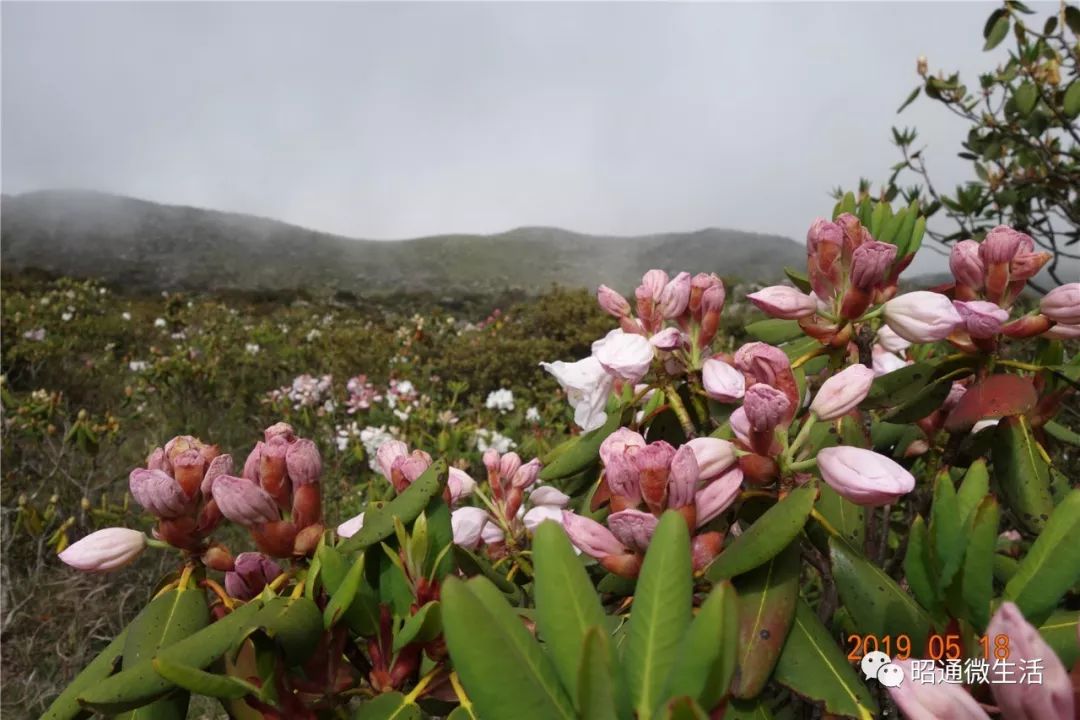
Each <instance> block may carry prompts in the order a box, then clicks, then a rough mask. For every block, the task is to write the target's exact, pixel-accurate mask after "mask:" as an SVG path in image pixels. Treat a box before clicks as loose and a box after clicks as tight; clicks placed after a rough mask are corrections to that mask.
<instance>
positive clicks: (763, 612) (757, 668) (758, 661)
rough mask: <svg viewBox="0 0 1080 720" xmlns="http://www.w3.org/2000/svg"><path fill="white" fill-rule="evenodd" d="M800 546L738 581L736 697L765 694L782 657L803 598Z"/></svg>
mask: <svg viewBox="0 0 1080 720" xmlns="http://www.w3.org/2000/svg"><path fill="white" fill-rule="evenodd" d="M799 568H800V556H799V543H798V542H797V541H796V542H792V543H791V544H790V545H789V546H788V547H787V548H786V549H785V550H784V551H783V552H781V553H780V554H779V555H776V556H775V557H773V558H772V559H771V560H770V561H769V562H767V563H765V564H764V565H762V566H761V567H759V568H758V569H757V570H755V571H754V572H752V573H749V574H747V575H743V576H741V577H740V578H739V579H738V582H737V583H736V588H737V589H738V591H739V671H738V672H737V673H736V675H735V679H734V683H733V685H732V688H731V691H732V694H734V695H735V697H737V698H744V699H746V698H752V697H754V696H756V695H757V694H758V693H760V692H761V690H762V688H764V687H765V683H766V682H768V680H769V676H770V675H771V674H772V671H773V667H774V666H775V665H776V661H777V659H778V658H779V657H780V650H781V649H782V648H783V646H784V641H785V640H786V639H787V635H788V631H789V630H790V629H791V623H792V621H793V619H794V618H795V603H796V601H797V600H798V598H799Z"/></svg>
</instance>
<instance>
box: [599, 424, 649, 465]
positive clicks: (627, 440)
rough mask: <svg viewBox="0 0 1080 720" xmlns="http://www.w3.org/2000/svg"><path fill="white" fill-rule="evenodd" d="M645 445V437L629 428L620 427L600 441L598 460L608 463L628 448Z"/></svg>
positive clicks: (620, 455) (623, 453) (624, 452)
mask: <svg viewBox="0 0 1080 720" xmlns="http://www.w3.org/2000/svg"><path fill="white" fill-rule="evenodd" d="M642 447H645V438H643V437H642V436H641V434H640V433H636V432H634V431H633V430H631V429H630V428H625V427H621V428H619V429H618V430H616V431H615V432H613V433H611V434H610V435H608V436H607V437H606V438H604V441H603V442H602V443H600V460H601V461H602V462H603V463H604V464H605V465H608V464H610V463H611V462H612V459H613V458H615V457H616V456H617V457H622V456H623V455H625V454H626V450H627V449H628V448H642Z"/></svg>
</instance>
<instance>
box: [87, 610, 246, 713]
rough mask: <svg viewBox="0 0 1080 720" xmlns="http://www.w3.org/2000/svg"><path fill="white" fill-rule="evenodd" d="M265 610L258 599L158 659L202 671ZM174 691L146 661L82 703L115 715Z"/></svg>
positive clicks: (100, 686) (115, 677) (101, 686)
mask: <svg viewBox="0 0 1080 720" xmlns="http://www.w3.org/2000/svg"><path fill="white" fill-rule="evenodd" d="M262 607H263V606H262V603H261V602H260V601H259V600H257V599H256V600H253V601H252V602H250V603H247V604H246V605H242V606H240V607H238V608H237V609H236V610H234V611H233V612H232V613H230V614H229V615H226V616H225V617H224V618H222V619H221V620H218V621H217V622H214V623H211V624H210V625H208V626H206V627H204V628H202V629H201V630H199V631H198V632H195V633H194V634H191V635H188V636H187V637H185V638H184V639H182V640H179V641H177V642H175V643H173V644H171V645H169V646H168V647H166V648H164V649H163V650H162V651H161V652H160V653H159V654H158V657H161V658H164V659H165V660H166V661H167V662H172V663H176V664H185V665H188V666H190V667H196V668H199V669H203V668H205V667H206V666H207V665H209V664H210V663H212V662H213V661H214V660H216V659H218V658H219V657H221V656H222V655H223V654H224V653H225V651H226V650H228V649H229V648H230V647H231V646H232V644H233V642H234V641H235V640H236V639H237V637H239V636H240V635H241V633H242V632H243V631H244V629H245V628H246V627H249V626H250V625H251V623H252V621H253V620H254V618H255V616H256V615H257V614H258V613H259V611H260V610H261V609H262ZM133 629H134V625H133V626H132V630H133ZM129 632H130V631H129ZM175 688H176V685H175V683H172V682H169V681H168V680H166V679H165V678H163V677H161V676H160V675H158V673H157V672H156V671H155V670H154V667H153V665H152V663H151V662H150V659H146V660H144V661H142V662H139V663H138V664H136V665H134V666H125V667H124V669H123V670H122V671H121V672H119V673H117V674H116V675H113V676H112V677H109V678H107V679H105V680H104V681H102V682H101V683H99V684H98V685H97V686H95V687H93V688H90V689H88V690H87V691H86V693H85V694H83V695H82V696H81V697H80V698H79V702H80V704H82V705H83V706H84V707H88V708H91V709H93V710H97V711H98V712H101V713H103V714H106V715H110V714H112V715H115V714H117V713H121V712H124V711H125V710H132V709H134V708H137V707H140V706H142V705H146V704H148V703H150V702H152V701H153V700H156V699H157V698H160V697H162V696H163V695H165V694H166V693H168V692H170V691H171V690H173V689H175Z"/></svg>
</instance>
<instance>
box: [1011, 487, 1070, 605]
mask: <svg viewBox="0 0 1080 720" xmlns="http://www.w3.org/2000/svg"><path fill="white" fill-rule="evenodd" d="M1078 580H1080V490H1073V491H1071V492H1070V493H1069V494H1068V495H1067V496H1066V497H1065V500H1063V501H1062V503H1061V504H1060V505H1058V506H1057V508H1055V509H1054V512H1053V515H1051V516H1050V520H1049V522H1047V523H1046V527H1045V529H1044V530H1043V531H1042V533H1040V534H1039V537H1037V538H1036V539H1035V542H1034V543H1032V545H1031V549H1030V550H1028V552H1027V555H1025V556H1024V558H1023V559H1022V560H1021V561H1020V565H1019V567H1018V568H1017V570H1016V574H1015V575H1013V577H1012V579H1011V580H1010V581H1009V583H1008V584H1007V585H1006V586H1005V595H1004V597H1005V599H1007V600H1012V601H1013V602H1015V603H1016V605H1017V607H1019V608H1020V610H1021V612H1023V613H1024V617H1025V618H1027V619H1028V621H1029V622H1030V623H1032V624H1033V625H1038V624H1039V623H1041V622H1042V621H1043V620H1045V619H1046V618H1047V617H1049V615H1050V613H1051V612H1052V611H1053V610H1054V608H1055V607H1057V604H1058V602H1059V601H1060V600H1061V598H1062V596H1063V595H1065V593H1066V592H1068V590H1069V588H1071V587H1072V586H1073V585H1075V584H1076V582H1077V581H1078Z"/></svg>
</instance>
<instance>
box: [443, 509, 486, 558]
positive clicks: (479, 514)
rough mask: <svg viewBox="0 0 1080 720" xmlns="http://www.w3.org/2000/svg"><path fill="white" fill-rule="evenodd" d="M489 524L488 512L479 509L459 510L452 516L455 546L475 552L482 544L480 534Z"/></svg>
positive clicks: (451, 524) (451, 523) (451, 522)
mask: <svg viewBox="0 0 1080 720" xmlns="http://www.w3.org/2000/svg"><path fill="white" fill-rule="evenodd" d="M487 522H488V514H487V510H484V509H483V508H478V507H462V508H458V509H457V510H455V511H454V512H452V513H451V514H450V526H451V528H452V529H453V531H454V544H455V545H459V546H461V547H463V548H466V549H469V550H473V549H475V548H476V547H477V546H478V545H479V544H480V533H481V531H482V530H483V529H484V525H485V524H486V523H487Z"/></svg>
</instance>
